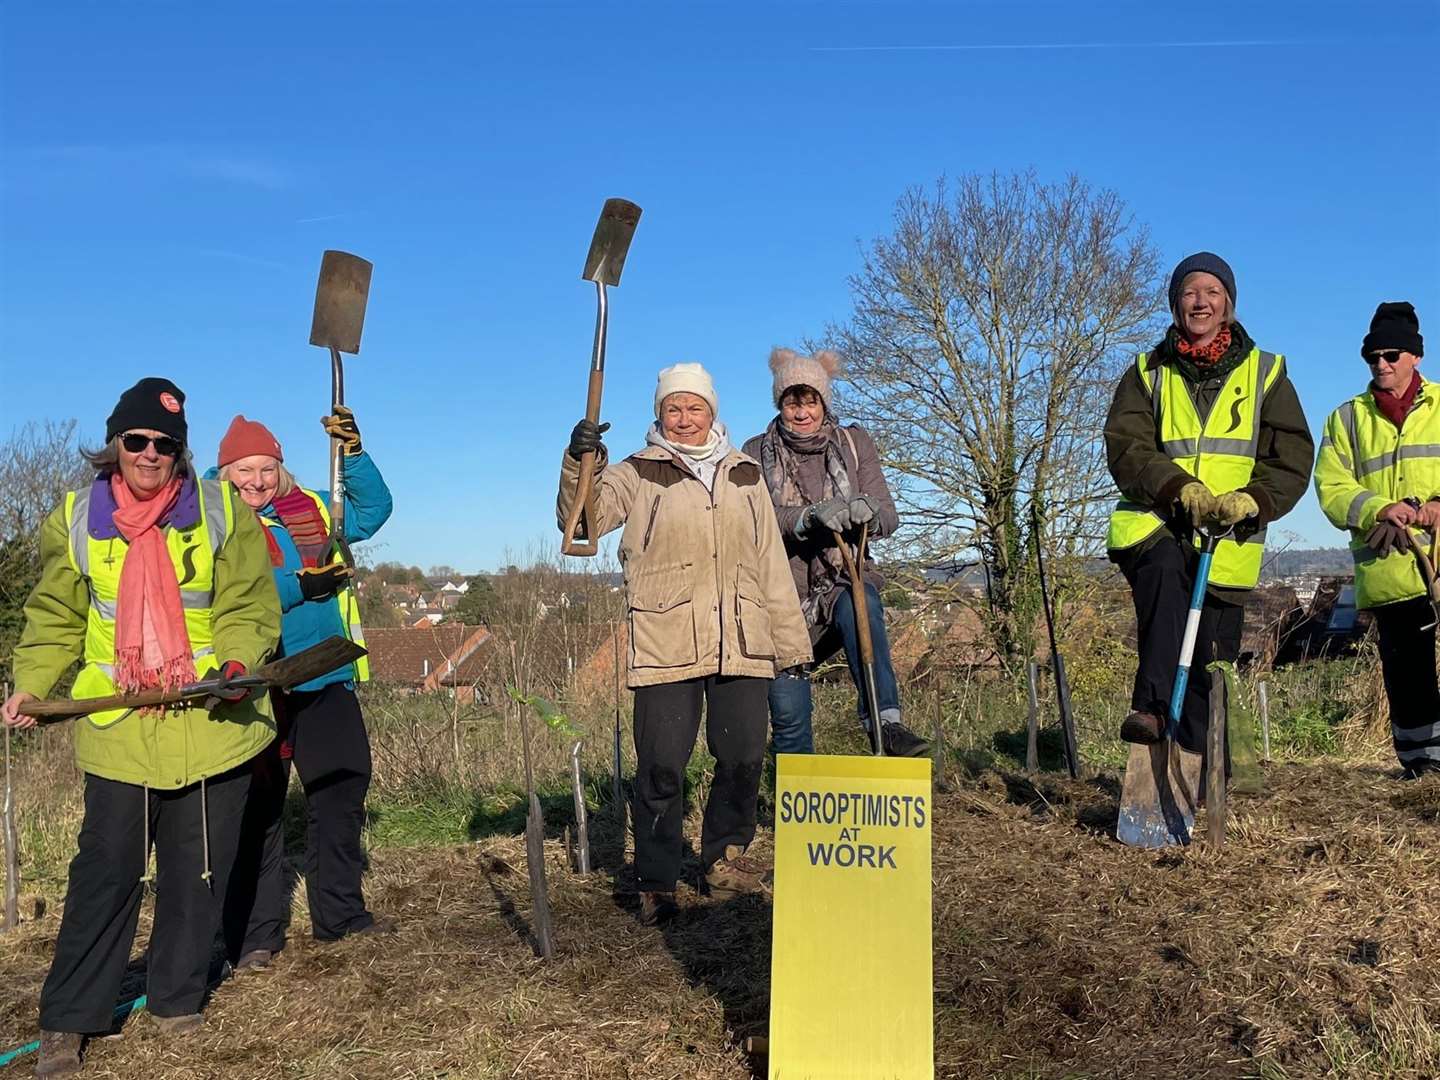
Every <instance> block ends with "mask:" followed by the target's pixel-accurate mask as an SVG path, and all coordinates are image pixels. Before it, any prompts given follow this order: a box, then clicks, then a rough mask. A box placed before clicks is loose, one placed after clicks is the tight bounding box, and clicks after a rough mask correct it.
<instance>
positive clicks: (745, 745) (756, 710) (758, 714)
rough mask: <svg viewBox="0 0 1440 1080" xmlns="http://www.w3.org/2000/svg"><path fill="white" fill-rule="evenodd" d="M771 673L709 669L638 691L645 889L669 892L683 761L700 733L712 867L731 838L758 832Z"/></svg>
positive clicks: (639, 848)
mask: <svg viewBox="0 0 1440 1080" xmlns="http://www.w3.org/2000/svg"><path fill="white" fill-rule="evenodd" d="M769 688H770V680H769V679H758V678H747V677H743V676H735V677H722V676H715V675H712V676H710V677H708V678H703V679H686V680H685V681H684V682H673V683H662V684H661V685H659V686H642V687H640V688H639V689H638V690H636V691H635V757H636V768H635V805H634V821H635V876H636V878H637V879H638V881H639V886H640V888H641V890H643V891H647V892H655V891H658V892H670V891H672V890H673V889H674V888H675V882H676V880H677V879H678V878H679V877H680V856H681V852H682V848H683V844H684V837H683V835H682V826H683V824H684V816H685V765H686V763H688V762H689V760H690V754H691V751H693V750H694V749H695V739H696V736H698V735H699V733H700V706H701V703H702V702H703V703H704V705H705V742H706V745H707V746H708V747H709V748H710V753H711V754H713V755H714V757H715V779H714V781H713V782H712V783H711V785H710V797H709V798H708V799H707V800H706V802H705V818H704V822H703V824H702V825H701V829H700V861H701V863H702V864H703V865H704V866H705V867H707V868H708V867H709V866H710V865H711V864H712V863H714V862H715V861H716V860H718V859H720V858H722V857H723V856H724V854H725V849H726V848H727V847H729V846H730V845H731V844H735V845H738V846H739V847H742V848H743V847H747V846H749V844H750V841H751V840H753V839H754V838H755V812H756V806H755V803H756V799H757V798H758V797H759V794H760V774H761V770H762V769H763V768H764V765H765V740H766V736H767V735H768V733H769V726H770V725H769V706H768V692H769Z"/></svg>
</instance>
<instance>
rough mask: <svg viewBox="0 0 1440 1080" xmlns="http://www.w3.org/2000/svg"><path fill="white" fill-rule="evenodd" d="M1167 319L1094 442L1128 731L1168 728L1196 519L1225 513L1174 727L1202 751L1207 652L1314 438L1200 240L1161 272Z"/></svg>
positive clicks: (1154, 737) (1232, 628) (1234, 631)
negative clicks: (1130, 655) (1117, 603)
mask: <svg viewBox="0 0 1440 1080" xmlns="http://www.w3.org/2000/svg"><path fill="white" fill-rule="evenodd" d="M1169 300H1170V312H1171V316H1172V318H1173V323H1172V325H1171V326H1170V328H1169V330H1167V331H1166V333H1165V337H1164V338H1163V339H1162V340H1161V341H1160V342H1159V344H1157V345H1156V346H1155V348H1154V349H1153V350H1152V351H1150V352H1148V353H1141V354H1140V356H1139V357H1138V358H1137V359H1136V362H1135V363H1134V364H1132V365H1131V366H1130V368H1129V369H1128V370H1127V371H1126V372H1125V374H1124V375H1123V376H1122V377H1121V379H1120V384H1119V386H1118V387H1117V388H1116V390H1115V398H1114V401H1113V402H1112V403H1111V405H1110V414H1109V416H1108V417H1106V420H1105V450H1106V454H1107V456H1108V458H1109V462H1110V474H1111V476H1113V477H1114V478H1115V486H1116V487H1118V488H1119V489H1120V496H1121V498H1120V502H1119V503H1118V504H1117V505H1116V507H1115V510H1114V512H1113V513H1112V514H1111V516H1110V535H1109V539H1108V541H1107V545H1106V546H1107V547H1108V548H1109V552H1110V558H1111V559H1112V560H1113V561H1114V562H1115V563H1117V564H1118V565H1119V567H1120V570H1121V572H1122V573H1124V575H1125V578H1126V580H1127V581H1128V582H1129V583H1130V589H1131V593H1132V595H1133V598H1134V601H1135V618H1136V623H1137V631H1138V644H1139V653H1140V663H1139V668H1138V670H1137V671H1136V673H1135V685H1134V690H1133V692H1132V694H1131V699H1130V709H1131V712H1130V715H1128V716H1127V717H1126V718H1125V720H1124V722H1123V723H1122V724H1121V726H1120V737H1121V738H1122V739H1125V740H1127V741H1129V742H1138V743H1154V742H1159V741H1160V740H1161V739H1162V738H1163V737H1164V734H1165V726H1166V716H1167V713H1168V709H1169V700H1170V692H1171V690H1172V688H1173V686H1174V680H1175V669H1176V664H1177V662H1178V660H1179V658H1180V645H1181V639H1182V637H1183V635H1184V630H1185V621H1186V615H1187V613H1188V611H1189V607H1190V591H1191V588H1192V586H1193V584H1194V576H1193V575H1194V571H1195V567H1196V563H1197V561H1198V556H1197V554H1196V552H1197V549H1198V548H1199V546H1200V540H1199V538H1198V536H1197V530H1199V529H1200V527H1201V526H1206V527H1218V528H1222V529H1223V528H1227V527H1232V526H1233V527H1234V528H1235V532H1234V534H1233V538H1227V539H1225V540H1222V541H1221V542H1220V544H1219V546H1218V547H1217V549H1216V552H1215V558H1214V562H1213V564H1212V566H1211V571H1210V586H1209V589H1208V590H1207V594H1206V599H1205V607H1204V609H1203V611H1202V613H1201V618H1200V630H1199V635H1198V637H1197V639H1196V643H1195V656H1194V661H1193V663H1192V665H1191V668H1190V682H1189V686H1188V688H1187V690H1186V696H1185V703H1184V708H1183V709H1182V712H1181V718H1180V725H1179V731H1178V732H1177V738H1178V740H1179V742H1180V745H1182V746H1184V747H1185V748H1186V749H1187V750H1190V751H1193V752H1195V753H1200V752H1202V751H1203V749H1204V746H1205V732H1206V730H1207V728H1208V727H1209V694H1210V676H1209V673H1208V672H1207V671H1206V670H1205V665H1206V664H1207V663H1209V662H1211V661H1214V660H1231V661H1233V660H1235V659H1236V658H1237V657H1238V656H1239V654H1240V638H1241V634H1242V632H1243V630H1244V624H1245V612H1244V606H1243V605H1244V602H1245V597H1246V596H1247V595H1248V593H1249V591H1250V590H1251V589H1253V588H1254V587H1255V583H1256V582H1257V581H1258V580H1259V577H1260V560H1261V556H1262V555H1263V553H1264V549H1265V527H1266V526H1267V525H1269V524H1270V522H1272V521H1275V520H1276V519H1277V518H1280V517H1283V516H1284V515H1285V514H1287V513H1289V512H1290V510H1291V509H1292V508H1293V507H1294V505H1295V503H1296V502H1298V501H1299V499H1300V496H1301V495H1302V494H1303V493H1304V491H1305V487H1306V485H1307V484H1308V483H1309V480H1310V466H1311V463H1312V462H1313V460H1314V450H1315V444H1314V440H1313V439H1312V438H1311V437H1310V429H1309V426H1308V425H1307V424H1306V422H1305V414H1304V412H1303V411H1302V410H1301V408H1300V399H1299V398H1298V397H1297V396H1296V394H1295V388H1294V387H1293V386H1292V385H1291V383H1290V379H1289V377H1288V375H1287V374H1286V371H1285V358H1284V357H1283V356H1279V355H1276V354H1275V353H1269V352H1265V351H1264V350H1262V349H1261V348H1260V347H1259V346H1257V345H1256V344H1255V342H1254V341H1253V340H1252V339H1251V337H1250V335H1249V334H1248V333H1246V331H1245V328H1244V327H1243V326H1241V325H1240V323H1239V321H1238V320H1237V319H1236V318H1235V275H1234V273H1233V272H1232V271H1231V269H1230V267H1229V265H1228V264H1226V262H1225V260H1224V259H1222V258H1220V257H1219V256H1218V255H1214V254H1211V253H1210V252H1200V253H1198V254H1195V255H1191V256H1189V257H1188V258H1186V259H1184V260H1182V261H1181V262H1180V264H1179V265H1178V266H1176V267H1175V271H1174V273H1172V274H1171V275H1170V288H1169Z"/></svg>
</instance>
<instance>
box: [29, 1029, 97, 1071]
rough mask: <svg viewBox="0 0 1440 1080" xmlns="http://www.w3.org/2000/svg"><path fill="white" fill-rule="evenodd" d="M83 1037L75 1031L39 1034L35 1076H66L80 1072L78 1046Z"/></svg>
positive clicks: (83, 1039) (43, 1032)
mask: <svg viewBox="0 0 1440 1080" xmlns="http://www.w3.org/2000/svg"><path fill="white" fill-rule="evenodd" d="M84 1041H85V1036H84V1035H81V1034H80V1033H79V1032H75V1031H42V1032H40V1056H39V1058H37V1059H36V1061H35V1075H36V1076H66V1075H68V1074H70V1073H73V1072H79V1071H80V1044H81V1043H83V1042H84Z"/></svg>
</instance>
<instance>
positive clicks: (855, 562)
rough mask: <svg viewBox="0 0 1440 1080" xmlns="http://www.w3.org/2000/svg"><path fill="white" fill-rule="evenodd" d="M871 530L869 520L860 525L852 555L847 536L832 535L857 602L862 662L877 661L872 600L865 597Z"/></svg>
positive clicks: (834, 533)
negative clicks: (871, 624)
mask: <svg viewBox="0 0 1440 1080" xmlns="http://www.w3.org/2000/svg"><path fill="white" fill-rule="evenodd" d="M869 532H870V524H869V522H866V523H865V524H864V525H861V526H860V538H859V539H858V540H857V541H856V542H855V554H854V555H851V554H850V545H849V544H847V543H846V542H845V538H844V537H843V536H841V535H840V534H839V533H838V532H835V531H834V530H833V529H832V530H831V535H833V536H834V537H835V546H836V547H838V548H839V549H840V555H841V557H842V558H843V559H844V560H845V570H846V571H847V572H848V573H849V575H850V595H851V597H852V598H853V600H854V603H855V633H856V636H857V637H858V638H859V639H860V662H861V663H862V664H873V663H874V662H875V643H874V642H873V641H872V640H871V638H870V602H869V601H868V600H867V599H865V576H864V575H865V540H866V538H867V536H868V535H869Z"/></svg>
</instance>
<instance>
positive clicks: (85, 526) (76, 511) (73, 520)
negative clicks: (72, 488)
mask: <svg viewBox="0 0 1440 1080" xmlns="http://www.w3.org/2000/svg"><path fill="white" fill-rule="evenodd" d="M70 556H71V558H73V559H74V560H75V566H76V569H78V570H79V571H80V576H81V577H89V576H90V489H89V488H88V487H86V488H83V489H81V490H80V491H77V492H75V502H74V503H73V504H72V506H71V508H70Z"/></svg>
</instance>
